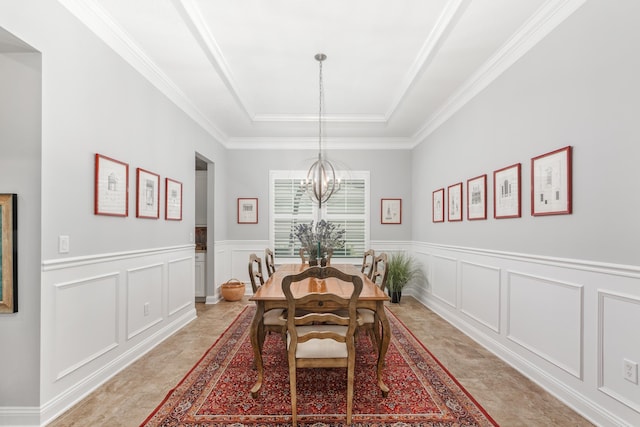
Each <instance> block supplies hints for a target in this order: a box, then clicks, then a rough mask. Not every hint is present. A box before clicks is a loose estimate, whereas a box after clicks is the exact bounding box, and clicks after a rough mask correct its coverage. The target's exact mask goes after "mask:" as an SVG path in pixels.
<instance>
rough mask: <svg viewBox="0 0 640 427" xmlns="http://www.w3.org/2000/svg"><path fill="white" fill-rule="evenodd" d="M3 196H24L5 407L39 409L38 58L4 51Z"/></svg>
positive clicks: (5, 350)
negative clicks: (16, 305)
mask: <svg viewBox="0 0 640 427" xmlns="http://www.w3.org/2000/svg"><path fill="white" fill-rule="evenodd" d="M0 76H2V77H1V78H0V93H2V96H0V193H16V194H18V218H17V221H18V235H17V236H15V238H17V239H18V286H19V287H18V310H19V311H18V312H17V313H14V314H0V339H1V340H2V344H1V348H2V349H1V350H0V354H1V356H0V359H1V360H2V363H1V364H0V378H2V381H0V402H2V404H1V406H18V405H37V403H38V393H37V391H38V380H39V372H40V357H39V356H40V351H39V350H40V333H39V330H40V257H39V254H40V160H41V153H40V131H41V127H40V108H41V103H40V99H41V90H42V88H41V84H40V79H41V62H40V55H39V54H38V53H2V52H0Z"/></svg>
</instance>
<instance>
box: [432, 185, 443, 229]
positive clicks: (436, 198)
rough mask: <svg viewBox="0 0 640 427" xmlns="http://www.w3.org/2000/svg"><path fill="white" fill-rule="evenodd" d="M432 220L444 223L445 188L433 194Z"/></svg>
mask: <svg viewBox="0 0 640 427" xmlns="http://www.w3.org/2000/svg"><path fill="white" fill-rule="evenodd" d="M431 220H432V221H433V222H444V188H439V189H437V190H435V191H434V192H433V193H432V194H431Z"/></svg>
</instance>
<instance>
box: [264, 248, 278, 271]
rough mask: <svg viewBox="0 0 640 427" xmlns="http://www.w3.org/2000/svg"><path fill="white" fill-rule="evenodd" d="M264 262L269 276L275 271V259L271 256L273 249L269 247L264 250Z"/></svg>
mask: <svg viewBox="0 0 640 427" xmlns="http://www.w3.org/2000/svg"><path fill="white" fill-rule="evenodd" d="M264 263H265V265H266V267H267V276H268V277H271V275H272V274H273V273H275V272H276V260H275V257H274V256H273V251H272V250H271V249H269V248H265V250H264Z"/></svg>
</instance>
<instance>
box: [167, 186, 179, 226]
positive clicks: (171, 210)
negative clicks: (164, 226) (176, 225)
mask: <svg viewBox="0 0 640 427" xmlns="http://www.w3.org/2000/svg"><path fill="white" fill-rule="evenodd" d="M164 191H165V198H164V219H168V220H172V221H182V183H181V182H180V181H176V180H174V179H171V178H165V180H164Z"/></svg>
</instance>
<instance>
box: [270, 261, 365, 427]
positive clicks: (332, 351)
mask: <svg viewBox="0 0 640 427" xmlns="http://www.w3.org/2000/svg"><path fill="white" fill-rule="evenodd" d="M309 278H310V279H311V280H312V281H313V280H323V279H327V278H336V279H338V280H339V281H341V282H349V283H352V284H353V288H352V289H353V290H352V291H351V293H350V294H349V295H346V296H341V295H337V294H334V293H330V292H326V293H316V292H312V293H305V294H304V295H300V294H298V293H296V295H295V296H294V294H293V292H292V290H291V285H292V284H293V283H296V282H300V281H302V280H305V279H309ZM340 288H342V286H341V287H340ZM336 289H338V288H336ZM282 291H283V293H284V295H285V297H286V298H287V306H288V309H287V310H288V312H289V313H296V314H295V315H289V316H288V318H287V343H288V345H287V353H288V359H289V387H290V389H291V414H292V425H293V426H296V425H297V419H298V416H297V394H296V372H297V369H298V368H335V367H342V368H347V424H348V425H350V424H351V415H352V411H353V388H354V387H353V382H354V376H355V375H354V371H355V342H354V334H355V331H356V327H357V316H358V314H357V310H356V304H357V301H358V297H359V296H360V292H362V279H361V278H360V276H357V275H349V274H346V273H343V272H342V271H340V270H338V269H336V268H333V267H311V268H308V269H306V270H304V271H303V272H302V273H299V274H295V275H290V276H286V277H285V278H284V279H283V280H282ZM337 309H339V310H344V311H345V312H346V315H340V314H338V313H337V312H336V311H332V310H337ZM311 310H313V311H311ZM297 313H305V314H297Z"/></svg>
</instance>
